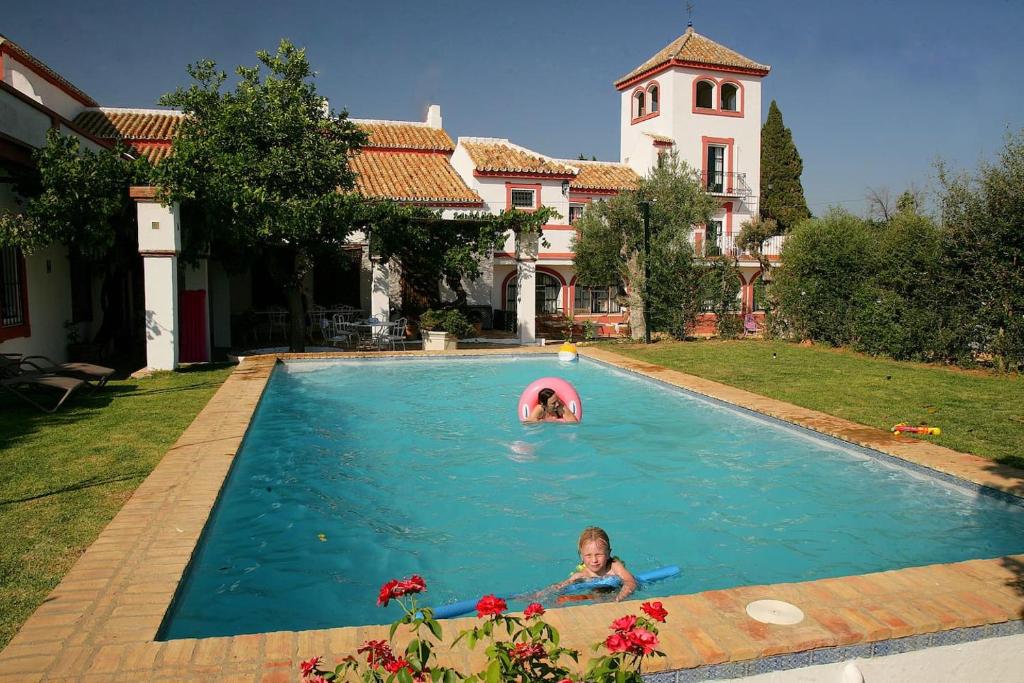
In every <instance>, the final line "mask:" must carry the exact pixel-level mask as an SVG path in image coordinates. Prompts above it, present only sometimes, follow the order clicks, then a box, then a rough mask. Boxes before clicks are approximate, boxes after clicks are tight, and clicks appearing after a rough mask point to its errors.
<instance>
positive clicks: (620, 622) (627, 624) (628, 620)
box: [611, 614, 636, 633]
mask: <svg viewBox="0 0 1024 683" xmlns="http://www.w3.org/2000/svg"><path fill="white" fill-rule="evenodd" d="M634 626H636V617H635V616H633V615H632V614H630V615H629V616H625V617H619V618H618V619H616V620H615V621H613V622H612V625H611V628H612V630H614V631H615V632H616V633H623V632H625V631H628V630H630V629H631V628H633V627H634Z"/></svg>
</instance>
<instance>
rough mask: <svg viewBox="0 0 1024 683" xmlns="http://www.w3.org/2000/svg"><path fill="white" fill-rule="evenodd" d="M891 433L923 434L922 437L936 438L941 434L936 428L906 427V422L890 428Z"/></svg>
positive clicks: (924, 426)
mask: <svg viewBox="0 0 1024 683" xmlns="http://www.w3.org/2000/svg"><path fill="white" fill-rule="evenodd" d="M892 432H893V434H923V435H924V436H938V435H939V434H942V430H941V429H939V428H938V427H929V426H927V425H921V426H920V427H915V426H914V425H908V424H907V423H906V422H900V423H899V424H898V425H896V426H895V427H893V428H892Z"/></svg>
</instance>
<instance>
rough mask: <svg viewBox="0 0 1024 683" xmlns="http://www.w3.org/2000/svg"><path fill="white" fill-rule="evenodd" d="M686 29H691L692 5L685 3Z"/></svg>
mask: <svg viewBox="0 0 1024 683" xmlns="http://www.w3.org/2000/svg"><path fill="white" fill-rule="evenodd" d="M686 28H693V3H692V2H688V3H686Z"/></svg>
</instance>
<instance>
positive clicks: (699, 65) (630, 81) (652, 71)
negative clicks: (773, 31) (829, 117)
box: [613, 59, 772, 91]
mask: <svg viewBox="0 0 1024 683" xmlns="http://www.w3.org/2000/svg"><path fill="white" fill-rule="evenodd" d="M674 66H679V67H684V68H690V69H703V70H705V71H724V72H727V73H737V74H744V75H747V76H759V77H762V78H763V77H765V76H767V75H768V73H769V72H770V71H771V70H772V68H771V67H770V66H767V65H761V66H760V67H759V68H752V67H742V66H730V65H727V64H712V63H708V62H693V61H689V60H684V59H667V60H665V61H664V62H661V63H659V64H655V65H654V66H652V67H650V68H649V69H646V70H644V71H641V72H640V73H638V74H636V75H635V76H628V75H627V76H623V77H622V78H620V79H619V80H617V81H615V83H614V84H613V85H614V86H615V89H616V90H619V91H622V90H625V89H627V88H629V87H631V86H633V85H636V84H637V83H639V82H640V81H643V80H646V79H648V78H651V77H652V76H656V75H658V74H660V73H662V72H664V71H667V70H668V69H671V68H672V67H674Z"/></svg>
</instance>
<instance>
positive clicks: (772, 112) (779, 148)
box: [761, 100, 811, 232]
mask: <svg viewBox="0 0 1024 683" xmlns="http://www.w3.org/2000/svg"><path fill="white" fill-rule="evenodd" d="M803 170H804V162H803V159H801V158H800V153H799V152H798V151H797V150H796V145H795V144H793V133H792V131H790V130H789V128H786V126H785V124H783V123H782V112H781V111H779V107H778V105H777V104H775V100H772V103H771V106H769V107H768V120H767V121H765V122H764V127H763V128H761V217H762V218H772V219H774V220H775V221H776V222H777V223H778V224H779V230H780V231H782V232H788V231H789V230H790V229H791V228H792V227H793V226H794V225H796V224H797V223H799V222H800V221H802V220H803V219H805V218H809V217H810V215H811V212H810V211H808V209H807V199H805V198H804V187H803V185H802V184H801V183H800V175H801V174H802V173H803Z"/></svg>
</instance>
